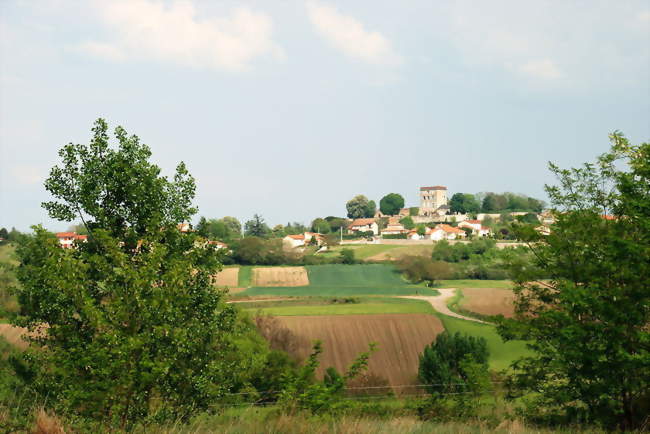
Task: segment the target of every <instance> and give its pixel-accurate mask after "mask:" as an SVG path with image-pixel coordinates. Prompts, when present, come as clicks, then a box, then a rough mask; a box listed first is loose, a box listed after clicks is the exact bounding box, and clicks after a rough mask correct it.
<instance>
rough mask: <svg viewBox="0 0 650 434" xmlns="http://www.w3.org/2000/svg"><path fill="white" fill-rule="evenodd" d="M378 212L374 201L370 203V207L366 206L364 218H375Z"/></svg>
mask: <svg viewBox="0 0 650 434" xmlns="http://www.w3.org/2000/svg"><path fill="white" fill-rule="evenodd" d="M376 212H377V204H376V203H375V201H374V200H370V201H368V205H366V212H365V214H364V217H366V218H372V217H374V216H375V213H376Z"/></svg>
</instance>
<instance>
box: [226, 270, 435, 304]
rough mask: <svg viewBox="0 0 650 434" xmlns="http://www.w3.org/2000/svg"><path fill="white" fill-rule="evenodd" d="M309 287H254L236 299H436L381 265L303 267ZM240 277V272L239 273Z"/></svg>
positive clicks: (432, 293)
mask: <svg viewBox="0 0 650 434" xmlns="http://www.w3.org/2000/svg"><path fill="white" fill-rule="evenodd" d="M306 268H307V272H308V273H309V282H310V285H309V286H295V287H254V288H249V289H247V290H246V291H244V292H242V293H240V294H239V295H243V296H245V295H280V296H293V297H299V296H352V295H413V294H421V295H436V294H438V292H437V291H435V290H432V289H429V288H426V287H424V286H418V285H413V284H410V283H409V282H407V281H406V280H404V279H403V278H402V276H401V274H400V273H399V272H397V270H396V269H395V268H394V267H393V266H391V265H385V264H366V265H341V264H330V265H312V266H307V267H306ZM240 276H241V271H240Z"/></svg>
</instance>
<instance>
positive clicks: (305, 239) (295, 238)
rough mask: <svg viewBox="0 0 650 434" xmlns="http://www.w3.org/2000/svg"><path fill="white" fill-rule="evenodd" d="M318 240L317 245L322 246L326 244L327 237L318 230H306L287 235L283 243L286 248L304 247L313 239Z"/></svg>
mask: <svg viewBox="0 0 650 434" xmlns="http://www.w3.org/2000/svg"><path fill="white" fill-rule="evenodd" d="M313 239H315V240H316V245H317V246H319V247H320V246H322V245H323V244H325V237H323V235H321V234H318V233H316V232H305V233H304V234H298V235H287V236H286V237H284V238H283V239H282V245H283V247H284V248H285V249H288V250H289V249H295V248H296V247H304V246H305V245H306V244H310V243H311V242H312V240H313Z"/></svg>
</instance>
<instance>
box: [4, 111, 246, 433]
mask: <svg viewBox="0 0 650 434" xmlns="http://www.w3.org/2000/svg"><path fill="white" fill-rule="evenodd" d="M107 131H108V126H107V124H106V122H105V121H104V120H102V119H99V120H97V121H96V122H95V125H94V128H93V132H94V135H93V138H92V140H91V142H90V144H88V145H74V144H69V145H66V146H64V147H63V148H62V149H61V150H60V151H59V155H60V157H61V159H62V163H61V165H60V166H55V167H54V168H52V170H51V172H50V175H49V177H48V179H47V180H46V181H45V186H46V188H47V190H48V191H49V192H50V193H51V194H52V196H53V197H54V198H55V200H53V201H49V202H46V203H44V204H43V206H44V207H45V209H46V210H47V211H48V214H49V215H50V217H52V218H55V219H57V220H60V221H67V222H71V221H73V220H75V219H81V220H82V221H83V222H84V224H85V226H86V227H87V228H88V230H89V236H88V242H86V243H80V244H78V245H77V246H76V248H75V249H61V248H60V247H59V245H58V242H57V240H56V238H55V237H54V236H53V235H52V234H50V233H48V232H47V231H46V230H45V229H43V228H42V227H40V226H35V227H34V234H33V235H30V236H26V237H24V238H23V239H22V240H21V241H20V244H19V246H18V248H17V254H18V257H19V258H20V261H21V266H20V267H19V269H18V272H17V274H18V279H19V280H20V283H21V285H20V287H19V288H18V289H17V296H18V300H19V303H20V313H19V315H18V316H17V317H16V318H15V319H14V320H13V323H14V324H15V325H18V326H21V327H26V328H27V329H28V330H29V331H30V332H32V333H31V334H30V335H29V337H28V339H29V340H30V341H31V343H32V344H33V345H34V346H36V347H37V350H35V351H32V352H31V353H30V354H29V357H28V358H27V359H26V360H27V362H28V364H29V369H28V372H30V377H29V381H30V384H31V385H32V387H33V388H34V389H35V390H37V391H39V392H40V393H43V395H44V396H45V395H47V396H50V397H56V399H55V400H54V401H53V402H54V403H55V404H56V405H57V406H59V407H63V408H65V409H70V410H73V411H77V412H79V413H82V414H85V415H89V416H94V417H97V418H102V419H109V420H110V421H112V422H114V423H117V424H119V425H120V426H122V427H128V426H130V425H131V423H132V422H133V421H135V420H136V419H140V418H143V417H146V416H147V415H148V414H149V412H150V411H151V409H152V408H154V406H153V405H152V401H153V400H154V399H155V400H156V406H160V407H158V408H159V409H166V410H167V411H169V412H170V413H172V414H176V415H179V414H184V415H189V414H191V413H192V412H194V411H197V410H201V409H205V408H206V407H207V406H208V405H210V404H211V403H213V402H214V400H215V399H217V398H218V397H219V396H221V395H222V394H223V393H225V392H226V391H228V389H229V387H230V386H231V385H232V376H231V375H230V372H235V371H236V366H233V364H231V362H229V361H227V358H228V354H230V353H231V352H230V350H229V349H231V348H232V344H231V338H230V334H231V331H232V330H233V327H234V323H235V311H234V310H233V309H232V308H231V307H229V306H226V305H224V304H223V302H222V293H221V292H220V291H218V290H216V289H215V288H214V286H213V284H212V276H213V275H214V274H215V273H216V272H218V271H219V270H220V268H221V265H220V262H219V253H217V252H216V250H214V248H213V247H212V246H209V245H208V246H205V247H200V248H197V247H196V246H195V242H196V241H197V240H198V238H197V237H198V235H196V234H195V233H192V232H190V233H181V232H180V231H179V230H178V228H177V224H178V223H179V222H183V221H188V220H189V218H190V217H191V216H192V215H193V214H195V213H196V208H194V207H193V206H192V199H193V197H194V191H195V184H194V179H193V178H192V177H191V175H190V174H189V173H188V171H187V169H186V168H185V165H184V164H183V163H180V164H179V165H178V166H177V168H176V173H175V175H174V178H173V180H171V181H170V180H168V179H167V178H166V177H163V176H160V169H159V168H158V167H157V166H155V165H153V164H152V163H151V162H150V161H149V158H150V157H151V151H150V149H149V148H148V147H147V146H146V145H143V144H141V143H140V141H139V139H138V138H137V137H136V136H128V135H127V133H126V131H125V130H124V129H123V128H121V127H117V128H116V129H115V136H116V138H117V142H118V146H117V148H114V147H111V146H110V145H109V135H108V132H107Z"/></svg>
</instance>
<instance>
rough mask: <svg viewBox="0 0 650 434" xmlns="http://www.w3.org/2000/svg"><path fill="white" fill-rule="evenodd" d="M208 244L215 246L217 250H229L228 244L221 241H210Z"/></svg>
mask: <svg viewBox="0 0 650 434" xmlns="http://www.w3.org/2000/svg"><path fill="white" fill-rule="evenodd" d="M208 244H212V245H214V246H215V248H216V249H217V250H219V249H227V248H228V244H226V243H222V242H221V241H213V240H210V241H208Z"/></svg>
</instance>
